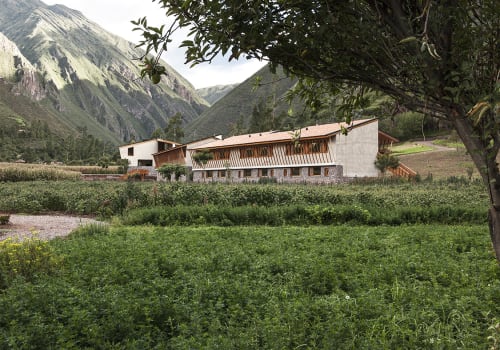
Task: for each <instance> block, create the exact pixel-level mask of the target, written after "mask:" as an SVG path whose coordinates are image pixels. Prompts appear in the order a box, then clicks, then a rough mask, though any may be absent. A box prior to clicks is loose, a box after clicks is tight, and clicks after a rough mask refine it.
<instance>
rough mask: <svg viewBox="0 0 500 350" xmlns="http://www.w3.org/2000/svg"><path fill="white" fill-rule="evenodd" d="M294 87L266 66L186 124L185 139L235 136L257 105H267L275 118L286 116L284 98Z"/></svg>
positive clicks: (291, 81)
mask: <svg viewBox="0 0 500 350" xmlns="http://www.w3.org/2000/svg"><path fill="white" fill-rule="evenodd" d="M256 77H259V79H260V85H259V86H258V87H256V85H255V82H256ZM294 84H295V80H292V79H289V78H287V77H286V76H285V74H284V73H283V71H281V70H278V71H277V72H276V74H273V73H271V72H270V70H269V68H268V67H267V66H266V67H264V68H262V69H261V70H259V71H258V72H257V73H255V74H254V75H253V76H252V77H250V78H248V79H247V80H245V81H244V82H243V83H241V84H239V85H238V86H237V87H235V88H234V89H233V90H231V91H230V92H229V93H228V94H226V95H225V96H224V97H222V98H221V99H219V100H218V101H217V102H216V103H215V104H213V105H212V106H211V107H210V108H209V109H207V110H206V111H204V112H203V113H202V114H201V115H200V116H199V117H198V118H197V119H195V120H194V121H193V122H191V123H189V124H188V125H187V126H186V131H185V137H186V139H188V140H193V139H198V138H201V137H205V136H211V135H216V134H223V135H228V134H231V133H234V131H235V127H236V126H237V124H242V125H241V127H242V128H243V129H246V128H248V127H249V124H250V120H251V115H252V111H253V110H254V108H256V107H258V106H259V105H260V104H265V105H270V106H271V107H270V108H272V109H273V112H274V113H276V114H281V113H286V111H287V110H288V108H289V105H288V103H287V102H286V101H285V100H284V95H285V94H286V92H287V91H288V90H289V89H290V88H291V87H292V86H294ZM240 129H241V128H240ZM237 131H242V130H237Z"/></svg>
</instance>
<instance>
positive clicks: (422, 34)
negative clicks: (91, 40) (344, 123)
mask: <svg viewBox="0 0 500 350" xmlns="http://www.w3.org/2000/svg"><path fill="white" fill-rule="evenodd" d="M154 1H158V2H159V3H160V4H161V6H162V7H164V8H165V9H166V15H167V16H171V18H174V22H173V23H172V24H171V26H170V27H168V28H167V29H165V27H162V28H153V27H148V26H147V21H146V19H145V18H143V19H140V20H138V21H137V22H134V23H135V24H136V25H137V26H138V27H137V29H140V30H142V31H143V35H144V41H143V43H142V44H143V45H146V48H147V50H148V51H151V50H153V49H154V50H157V51H160V52H161V51H162V50H166V49H167V45H168V43H169V42H170V40H171V36H172V34H173V33H174V32H175V31H176V30H177V29H179V28H188V29H189V31H190V32H189V33H190V37H189V39H188V40H185V41H184V42H183V43H182V45H181V46H183V47H185V48H186V63H188V64H192V65H195V64H198V63H201V62H211V61H212V60H213V59H214V58H215V57H216V56H217V55H218V54H223V55H229V60H232V59H239V58H240V57H246V58H257V59H264V60H269V61H270V62H272V64H273V66H274V67H276V66H278V65H282V66H283V67H285V69H286V70H287V71H288V72H289V73H291V74H294V75H296V76H298V77H301V78H303V79H302V81H301V83H300V84H299V85H300V86H301V93H304V91H308V90H309V91H310V92H311V91H315V92H316V96H318V94H317V92H318V88H322V90H323V91H327V92H337V91H338V90H339V89H340V88H342V89H345V88H346V87H347V86H351V87H352V88H353V89H355V91H359V86H360V85H361V86H363V87H368V88H373V89H376V90H379V91H382V92H384V93H386V94H389V95H391V96H394V97H396V98H397V99H398V100H399V101H400V102H402V103H404V105H406V106H407V107H409V108H410V109H412V110H418V111H423V112H426V113H429V114H432V115H437V116H441V117H443V116H445V115H447V114H448V113H449V110H450V109H452V108H459V109H460V110H461V111H462V112H463V114H465V112H466V111H467V110H468V109H470V108H472V107H473V106H474V105H475V104H476V103H477V102H478V101H480V100H483V99H485V97H487V96H488V95H490V94H491V93H492V92H493V91H494V86H495V83H496V81H497V78H498V77H497V76H498V71H499V65H500V59H499V54H498V52H499V51H500V44H499V39H498V37H499V34H500V33H499V21H500V20H499V16H498V14H499V13H500V2H498V1H497V0H479V1H470V0H448V1H431V0H413V1H409V0H406V1H392V0H372V1H369V0H366V1H360V0H351V1H337V0H335V1H333V0H329V1H324V0H321V1H320V0H308V1H297V0H260V1H244V2H242V1H240V0H227V1H203V2H200V1H191V0H182V1H180V0H154ZM309 97H311V94H309ZM351 102H355V101H351Z"/></svg>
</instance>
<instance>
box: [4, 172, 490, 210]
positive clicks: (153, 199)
mask: <svg viewBox="0 0 500 350" xmlns="http://www.w3.org/2000/svg"><path fill="white" fill-rule="evenodd" d="M487 201H488V197H487V193H485V191H484V189H483V188H482V186H481V184H480V183H478V182H469V181H467V180H465V179H463V178H462V179H460V178H456V179H455V180H453V181H451V180H449V181H447V182H437V181H435V182H430V183H407V182H401V183H393V184H387V183H385V184H384V183H373V184H366V183H363V184H346V185H335V186H314V185H277V184H274V185H252V184H239V185H232V184H182V183H156V182H97V181H96V182H81V181H57V182H47V181H33V182H22V183H11V182H7V183H3V184H2V186H0V212H1V211H3V212H11V213H16V212H18V213H19V212H20V213H43V212H47V211H58V212H65V213H69V214H84V215H101V216H104V217H110V216H112V215H118V214H122V213H123V212H124V211H127V210H130V209H135V208H148V207H153V206H165V207H174V206H175V207H178V206H206V205H213V206H216V207H241V206H252V207H264V208H269V207H276V206H289V205H292V204H293V205H296V206H303V207H311V206H316V205H320V206H321V207H323V206H326V207H331V206H351V207H352V206H357V207H359V208H363V209H367V210H370V211H371V212H372V213H374V214H376V213H377V212H381V211H387V212H391V211H393V210H394V209H395V208H403V209H405V210H413V209H415V210H419V209H421V208H424V209H425V210H430V209H432V207H450V208H451V209H450V210H462V209H463V210H466V211H468V212H470V211H473V212H475V211H481V210H483V209H484V215H485V217H486V209H487ZM320 209H321V208H320Z"/></svg>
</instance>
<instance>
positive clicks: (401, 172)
mask: <svg viewBox="0 0 500 350" xmlns="http://www.w3.org/2000/svg"><path fill="white" fill-rule="evenodd" d="M388 169H389V171H390V172H391V173H392V174H393V175H395V176H400V177H404V178H406V179H412V178H414V177H415V176H416V175H417V173H416V172H415V170H413V169H411V168H409V167H407V166H406V165H404V164H403V163H399V165H398V167H397V168H388Z"/></svg>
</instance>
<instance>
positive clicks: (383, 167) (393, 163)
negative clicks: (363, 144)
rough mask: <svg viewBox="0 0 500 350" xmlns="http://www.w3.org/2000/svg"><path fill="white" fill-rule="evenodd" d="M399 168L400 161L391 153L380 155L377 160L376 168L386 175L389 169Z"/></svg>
mask: <svg viewBox="0 0 500 350" xmlns="http://www.w3.org/2000/svg"><path fill="white" fill-rule="evenodd" d="M398 166H399V159H398V158H397V157H395V156H393V155H391V154H390V153H379V154H378V155H377V159H376V160H375V167H376V168H377V169H378V170H380V172H381V173H382V175H385V172H386V171H387V169H389V168H390V169H396V168H397V167H398Z"/></svg>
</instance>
